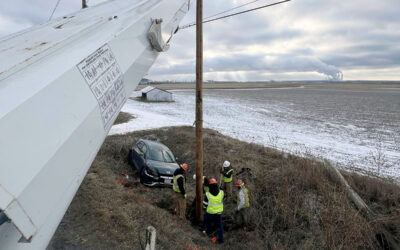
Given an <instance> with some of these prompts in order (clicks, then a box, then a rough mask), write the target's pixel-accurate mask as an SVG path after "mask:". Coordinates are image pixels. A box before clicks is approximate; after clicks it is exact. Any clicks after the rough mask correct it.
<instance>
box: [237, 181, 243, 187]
mask: <svg viewBox="0 0 400 250" xmlns="http://www.w3.org/2000/svg"><path fill="white" fill-rule="evenodd" d="M242 185H244V182H243V181H242V180H241V179H239V180H237V181H236V182H235V186H236V187H241V186H242Z"/></svg>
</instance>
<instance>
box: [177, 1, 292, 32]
mask: <svg viewBox="0 0 400 250" xmlns="http://www.w3.org/2000/svg"><path fill="white" fill-rule="evenodd" d="M290 1H291V0H285V1H280V2H276V3H272V4H267V5H263V6H260V7H257V8H253V9H249V10H245V11H240V12H236V13H233V14H230V15H226V16H222V17H217V18H214V19H210V20H204V19H203V22H202V23H209V22H213V21H216V20H220V19H224V18H228V17H232V16H236V15H240V14H244V13H247V12H251V11H255V10H259V9H263V8H267V7H271V6H275V5H278V4H282V3H285V2H290ZM195 25H196V24H195V23H192V24H187V25H184V26H182V27H179V29H186V28H189V27H192V26H195Z"/></svg>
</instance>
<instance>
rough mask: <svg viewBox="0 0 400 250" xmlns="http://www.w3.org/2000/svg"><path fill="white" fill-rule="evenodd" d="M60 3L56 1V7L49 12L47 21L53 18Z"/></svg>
mask: <svg viewBox="0 0 400 250" xmlns="http://www.w3.org/2000/svg"><path fill="white" fill-rule="evenodd" d="M60 2H61V0H58V1H57V3H56V6H55V7H54V9H53V12H51V15H50V17H49V20H48V21H50V20H51V19H52V18H53V15H54V12H56V9H57V7H58V4H59V3H60Z"/></svg>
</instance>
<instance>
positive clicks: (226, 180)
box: [224, 169, 233, 182]
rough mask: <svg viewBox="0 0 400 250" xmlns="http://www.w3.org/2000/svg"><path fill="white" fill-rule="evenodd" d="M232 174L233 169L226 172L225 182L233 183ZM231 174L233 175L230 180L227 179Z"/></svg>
mask: <svg viewBox="0 0 400 250" xmlns="http://www.w3.org/2000/svg"><path fill="white" fill-rule="evenodd" d="M232 172H233V169H230V170H229V171H228V172H226V174H224V182H232V176H233V173H232ZM230 173H232V175H231V177H230V178H226V177H225V175H228V174H230Z"/></svg>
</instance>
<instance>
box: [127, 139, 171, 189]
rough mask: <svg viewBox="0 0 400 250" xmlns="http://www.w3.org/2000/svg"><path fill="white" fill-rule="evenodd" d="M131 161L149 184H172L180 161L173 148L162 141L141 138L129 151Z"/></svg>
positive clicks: (143, 181) (142, 179)
mask: <svg viewBox="0 0 400 250" xmlns="http://www.w3.org/2000/svg"><path fill="white" fill-rule="evenodd" d="M129 163H130V164H131V165H133V166H134V167H135V168H136V171H137V172H138V173H139V174H140V182H141V183H143V184H145V185H147V186H155V185H159V186H165V185H166V186H172V178H173V174H174V172H175V170H176V169H178V168H179V165H178V163H177V162H176V159H175V157H174V155H173V154H172V152H171V150H170V149H169V148H168V147H167V146H165V145H164V144H162V143H159V142H155V141H150V140H144V139H140V140H139V141H138V142H137V143H136V144H134V145H133V146H132V148H131V149H130V151H129Z"/></svg>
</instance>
